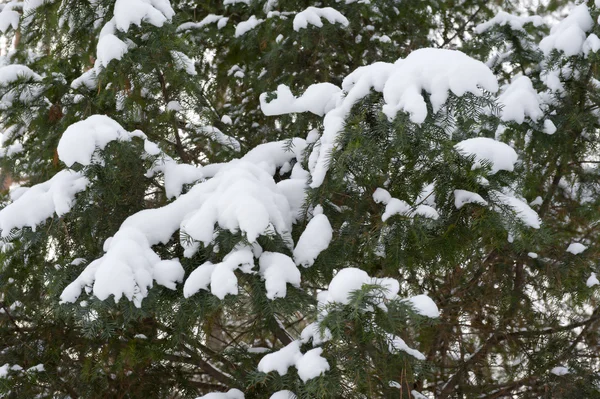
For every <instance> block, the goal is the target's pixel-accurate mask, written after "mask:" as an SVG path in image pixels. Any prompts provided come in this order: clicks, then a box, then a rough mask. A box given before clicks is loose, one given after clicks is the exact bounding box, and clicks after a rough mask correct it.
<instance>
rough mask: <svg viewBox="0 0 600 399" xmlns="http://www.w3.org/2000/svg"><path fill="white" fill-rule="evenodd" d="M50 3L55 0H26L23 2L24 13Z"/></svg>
mask: <svg viewBox="0 0 600 399" xmlns="http://www.w3.org/2000/svg"><path fill="white" fill-rule="evenodd" d="M49 3H54V0H25V1H24V2H23V14H25V15H27V14H29V13H31V12H33V11H35V9H36V8H38V7H41V6H43V5H44V4H49Z"/></svg>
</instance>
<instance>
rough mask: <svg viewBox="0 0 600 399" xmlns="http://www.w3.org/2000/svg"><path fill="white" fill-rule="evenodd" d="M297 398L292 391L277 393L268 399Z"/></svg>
mask: <svg viewBox="0 0 600 399" xmlns="http://www.w3.org/2000/svg"><path fill="white" fill-rule="evenodd" d="M296 398H297V396H296V394H295V393H293V392H292V391H278V392H275V393H274V394H273V395H271V397H269V399H296Z"/></svg>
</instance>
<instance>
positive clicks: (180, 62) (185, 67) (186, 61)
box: [171, 51, 198, 76]
mask: <svg viewBox="0 0 600 399" xmlns="http://www.w3.org/2000/svg"><path fill="white" fill-rule="evenodd" d="M171 57H172V58H173V61H174V63H175V69H177V70H178V71H185V72H186V73H187V74H188V75H192V76H196V75H197V74H198V72H196V67H195V66H194V60H192V59H191V58H190V57H188V56H187V55H185V54H184V53H182V52H181V51H171Z"/></svg>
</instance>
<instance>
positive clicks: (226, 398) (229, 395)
mask: <svg viewBox="0 0 600 399" xmlns="http://www.w3.org/2000/svg"><path fill="white" fill-rule="evenodd" d="M196 399H244V393H243V392H242V391H240V390H239V389H235V388H234V389H230V390H229V391H227V392H212V393H209V394H206V395H204V396H199V397H197V398H196Z"/></svg>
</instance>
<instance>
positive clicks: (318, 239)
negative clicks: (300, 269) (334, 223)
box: [294, 214, 333, 267]
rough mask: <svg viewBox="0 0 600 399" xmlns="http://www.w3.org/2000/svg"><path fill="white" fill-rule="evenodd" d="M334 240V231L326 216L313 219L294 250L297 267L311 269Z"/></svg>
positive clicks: (317, 216) (321, 215)
mask: <svg viewBox="0 0 600 399" xmlns="http://www.w3.org/2000/svg"><path fill="white" fill-rule="evenodd" d="M332 238H333V229H332V227H331V224H330V223H329V219H328V218H327V216H325V215H324V214H320V215H316V216H315V217H313V218H312V219H311V220H310V222H308V225H307V226H306V228H305V229H304V231H303V232H302V235H301V236H300V238H299V239H298V243H297V244H296V248H295V249H294V261H295V262H296V264H297V265H302V266H304V267H310V266H312V265H313V264H314V263H315V260H316V259H317V257H318V256H319V254H320V253H321V252H323V251H324V250H326V249H327V248H328V247H329V243H330V242H331V239H332Z"/></svg>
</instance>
